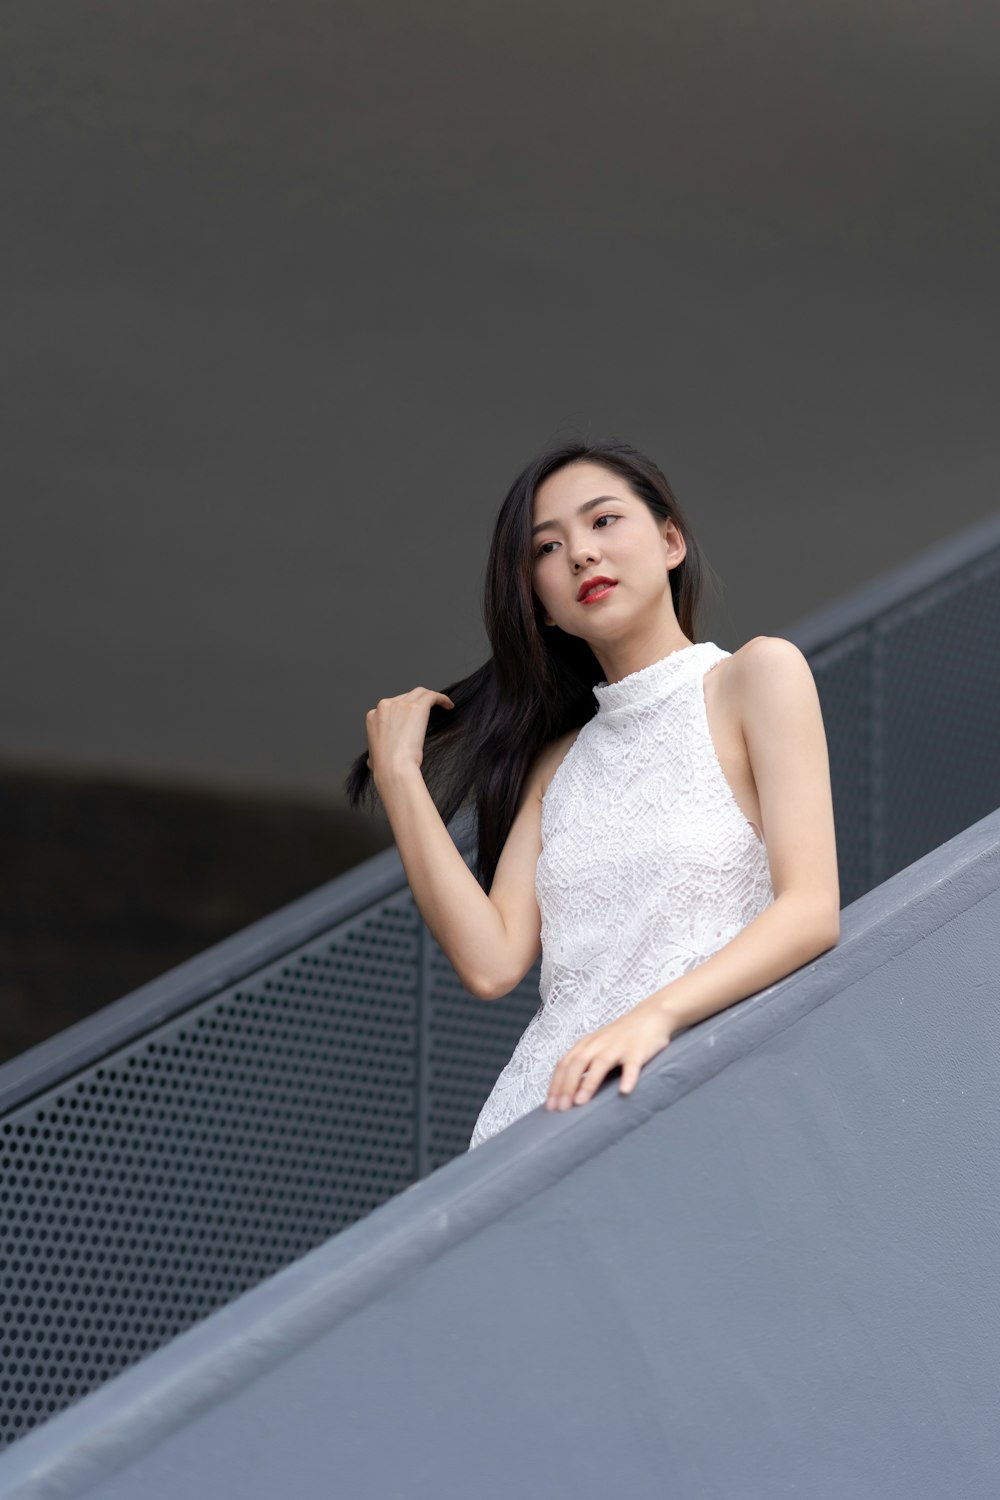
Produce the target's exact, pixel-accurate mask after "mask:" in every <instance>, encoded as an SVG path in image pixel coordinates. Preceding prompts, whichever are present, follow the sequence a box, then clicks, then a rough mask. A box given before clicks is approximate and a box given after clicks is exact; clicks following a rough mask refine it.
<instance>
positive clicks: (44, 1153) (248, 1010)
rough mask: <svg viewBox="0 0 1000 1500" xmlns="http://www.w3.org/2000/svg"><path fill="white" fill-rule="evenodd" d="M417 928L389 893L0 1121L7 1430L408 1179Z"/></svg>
mask: <svg viewBox="0 0 1000 1500" xmlns="http://www.w3.org/2000/svg"><path fill="white" fill-rule="evenodd" d="M421 941H422V930H421V923H420V922H419V919H418V917H417V914H416V911H415V909H414V907H413V904H412V902H411V900H410V899H409V896H408V894H407V893H402V894H400V895H399V896H398V897H396V898H394V899H393V900H391V901H390V902H388V903H385V904H384V905H383V906H382V907H381V908H380V909H379V910H378V911H376V912H374V913H372V914H369V915H366V916H365V917H364V918H363V919H361V920H358V921H355V922H353V923H350V924H348V925H347V926H346V927H345V928H342V929H340V930H339V931H337V932H336V933H334V934H331V935H329V936H327V937H324V938H322V939H320V940H318V941H316V942H313V943H310V944H309V945H308V946H307V947H306V948H304V949H303V950H302V951H301V952H299V953H297V954H295V955H294V956H292V957H290V958H289V959H287V960H285V961H282V962H280V963H277V964H273V965H271V966H270V967H269V968H267V969H265V970H263V971H262V972H261V973H260V974H258V975H256V976H254V978H253V980H252V981H250V982H246V983H243V984H240V985H239V986H237V987H234V988H233V989H231V990H229V991H227V992H225V993H224V994H222V995H219V996H217V997H215V998H213V999H212V1000H210V1001H208V1002H205V1003H204V1004H202V1005H201V1006H199V1007H198V1008H197V1009H196V1010H193V1011H191V1012H189V1013H188V1014H187V1015H185V1016H184V1017H182V1018H180V1019H178V1020H176V1021H174V1022H172V1023H170V1024H169V1025H166V1026H164V1027H161V1028H160V1029H158V1031H157V1032H156V1034H155V1035H154V1036H150V1037H147V1038H144V1039H143V1040H141V1041H137V1042H136V1043H134V1044H133V1045H131V1046H129V1047H127V1048H124V1049H122V1050H121V1051H119V1052H118V1053H116V1054H115V1055H114V1056H113V1057H110V1058H108V1059H106V1060H105V1061H103V1062H102V1063H101V1064H100V1065H99V1066H95V1067H92V1068H89V1069H87V1070H86V1071H85V1072H83V1073H82V1074H81V1075H80V1076H79V1077H77V1078H74V1079H73V1080H72V1081H71V1082H69V1083H67V1084H66V1085H65V1086H64V1087H62V1088H59V1089H56V1090H52V1091H50V1092H49V1093H47V1094H46V1095H44V1096H43V1097H41V1098H39V1099H37V1100H35V1101H34V1102H33V1103H31V1104H30V1105H27V1106H24V1107H23V1108H21V1109H19V1110H18V1111H16V1112H15V1113H14V1114H13V1115H11V1116H9V1117H8V1118H7V1119H6V1120H4V1122H3V1123H2V1125H0V1143H2V1154H0V1182H2V1186H0V1208H2V1217H0V1265H2V1275H0V1282H2V1284H0V1326H2V1345H0V1352H2V1376H0V1434H2V1437H3V1439H5V1440H9V1439H10V1438H12V1437H15V1436H17V1434H18V1433H19V1432H21V1431H24V1430H25V1429H27V1428H29V1427H31V1426H33V1425H34V1424H35V1423H36V1422H38V1421H39V1420H40V1419H42V1418H44V1417H45V1416H46V1415H47V1414H49V1413H50V1412H52V1411H55V1410H56V1409H57V1408H59V1407H61V1406H64V1405H66V1404H67V1403H68V1402H69V1401H72V1400H74V1399H75V1398H76V1397H77V1396H80V1395H82V1394H83V1392H85V1391H86V1390H88V1389H89V1388H90V1387H92V1386H94V1385H96V1384H98V1383H99V1382H100V1381H102V1380H104V1379H107V1378H108V1377H109V1376H110V1375H112V1374H114V1373H115V1372H116V1371H117V1370H119V1369H121V1368H122V1367H123V1366H125V1365H126V1364H129V1363H130V1362H132V1361H133V1360H135V1359H137V1358H138V1357H139V1356H140V1355H142V1354H143V1353H145V1352H147V1351H148V1350H150V1349H153V1348H155V1347H156V1346H157V1345H159V1344H161V1343H163V1342H164V1341H165V1340H166V1339H168V1338H170V1337H171V1336H173V1335H174V1334H176V1333H178V1332H179V1331H180V1330H181V1329H182V1328H185V1327H186V1326H188V1325H189V1324H190V1323H193V1322H194V1321H195V1320H197V1319H198V1318H201V1317H204V1316H205V1314H206V1313H208V1312H209V1311H211V1310H212V1309H213V1308H216V1307H218V1306H220V1305H221V1304H222V1303H224V1302H226V1301H228V1300H229V1299H231V1298H232V1297H234V1296H235V1295H236V1294H237V1293H239V1292H241V1291H243V1290H244V1289H245V1288H246V1287H249V1286H252V1285H254V1284H255V1283H256V1282H258V1281H260V1280H261V1279H262V1278H263V1277H265V1276H267V1275H269V1274H270V1273H271V1272H272V1271H274V1270H276V1269H277V1268H278V1267H279V1266H282V1265H285V1264H286V1263H287V1262H288V1261H290V1260H292V1259H294V1258H295V1257H296V1256H298V1255H301V1254H303V1253H304V1252H305V1251H306V1250H308V1249H309V1248H311V1247H312V1246H313V1245H316V1244H318V1243H319V1242H320V1241H322V1240H324V1239H326V1238H327V1237H328V1236H329V1235H331V1234H333V1233H334V1232H335V1231H336V1230H337V1229H340V1228H342V1227H343V1226H344V1225H345V1224H348V1223H350V1222H351V1221H352V1220H354V1219H356V1218H358V1217H359V1216H360V1215H361V1214H363V1213H365V1212H367V1211H368V1210H369V1209H371V1208H373V1207H374V1206H375V1205H376V1204H377V1203H380V1202H381V1201H382V1200H383V1199H385V1198H387V1197H389V1196H390V1195H391V1194H392V1193H395V1192H398V1191H399V1190H400V1189H402V1188H403V1187H405V1186H407V1184H408V1183H410V1182H412V1181H413V1179H414V1176H415V1175H416V1162H415V1154H414V1153H415V1139H416V1118H415V1117H416V1110H415V1092H414V1090H415V1081H416V1057H417V1046H418V1011H419V1003H418V998H419V997H418V977H419V964H418V956H419V949H420V944H421ZM470 1003H474V1002H471V1001H470Z"/></svg>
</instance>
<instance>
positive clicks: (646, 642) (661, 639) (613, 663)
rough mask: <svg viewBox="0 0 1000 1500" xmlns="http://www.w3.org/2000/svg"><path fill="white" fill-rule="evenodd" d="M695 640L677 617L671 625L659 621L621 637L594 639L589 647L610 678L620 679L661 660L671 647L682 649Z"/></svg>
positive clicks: (611, 680) (607, 678) (674, 649)
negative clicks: (647, 628)
mask: <svg viewBox="0 0 1000 1500" xmlns="http://www.w3.org/2000/svg"><path fill="white" fill-rule="evenodd" d="M692 644H693V643H692V642H691V641H689V640H688V638H687V636H686V635H685V634H684V632H683V630H681V627H680V626H679V625H678V623H677V621H676V620H671V621H670V623H669V624H668V625H664V624H662V623H660V624H659V625H658V626H657V627H656V628H654V629H652V630H649V631H647V632H644V633H642V634H634V635H630V636H629V637H628V638H627V639H624V638H623V639H622V640H619V641H599V642H597V643H596V644H595V643H594V642H593V641H591V642H590V649H591V651H593V653H594V655H595V656H596V657H597V660H598V661H599V662H600V665H601V669H602V670H603V672H604V676H605V678H606V680H607V681H608V682H618V681H619V679H620V678H622V677H628V676H629V674H630V673H631V672H640V671H642V669H643V667H651V666H652V665H653V663H654V662H655V661H662V659H663V657H665V656H669V655H670V653H671V651H680V650H682V649H683V647H685V646H690V645H692Z"/></svg>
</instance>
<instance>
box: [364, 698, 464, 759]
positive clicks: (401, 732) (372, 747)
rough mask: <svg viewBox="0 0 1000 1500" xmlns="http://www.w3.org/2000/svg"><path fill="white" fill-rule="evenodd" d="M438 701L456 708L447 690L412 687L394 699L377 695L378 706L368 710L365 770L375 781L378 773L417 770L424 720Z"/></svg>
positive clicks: (423, 735)
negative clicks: (413, 768)
mask: <svg viewBox="0 0 1000 1500" xmlns="http://www.w3.org/2000/svg"><path fill="white" fill-rule="evenodd" d="M437 703H440V704H441V705H442V707H444V708H454V707H455V705H454V703H452V701H451V699H450V698H449V697H448V696H447V694H446V693H435V692H433V691H432V690H431V689H430V688H425V687H415V688H411V689H410V691H409V692H408V693H400V695H399V696H398V697H397V698H380V699H379V701H378V706H377V707H376V708H370V709H369V710H368V713H367V714H366V716H365V728H366V729H367V731H368V769H369V770H370V771H371V773H372V775H373V776H374V777H375V779H376V781H377V780H378V778H379V776H391V775H393V774H394V773H395V772H398V771H400V770H408V769H411V768H412V767H414V766H416V767H417V768H418V769H419V767H420V765H421V763H422V761H423V758H424V737H425V735H426V734H427V720H428V718H429V716H430V711H431V709H432V708H433V707H434V705H435V704H437Z"/></svg>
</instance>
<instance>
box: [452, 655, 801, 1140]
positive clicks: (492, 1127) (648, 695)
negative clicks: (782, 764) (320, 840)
mask: <svg viewBox="0 0 1000 1500" xmlns="http://www.w3.org/2000/svg"><path fill="white" fill-rule="evenodd" d="M729 654H730V653H729V652H728V651H723V650H722V649H721V648H720V647H719V646H716V645H714V644H713V642H711V641H702V642H697V643H695V644H694V645H692V646H682V647H681V648H680V650H677V651H672V652H671V653H670V654H669V655H668V656H665V657H663V658H662V659H661V660H660V661H657V662H654V663H653V664H652V665H651V666H648V667H643V668H642V669H641V670H640V671H638V672H632V673H630V674H629V676H627V677H623V678H621V679H620V680H619V681H618V682H612V683H607V682H602V683H599V684H598V685H597V686H596V687H595V688H594V696H595V697H596V699H597V712H596V714H595V715H594V717H593V718H592V719H590V720H588V722H587V723H586V724H584V726H583V728H582V729H581V730H580V732H579V734H578V735H577V737H576V739H575V740H574V741H573V744H572V745H571V746H570V748H569V750H568V751H567V753H566V755H565V756H564V757H563V759H562V761H561V762H560V764H559V766H558V767H557V768H556V771H555V774H554V775H553V777H552V780H551V781H550V782H549V785H548V787H547V788H546V791H545V795H544V797H543V798H542V824H541V838H542V850H541V853H540V855H539V857H538V862H537V867H536V873H535V891H536V894H537V897H538V906H539V910H540V912H541V919H542V928H541V942H542V966H541V980H540V984H539V991H540V994H541V1001H542V1003H541V1006H540V1007H539V1009H538V1011H537V1012H536V1014H535V1015H534V1016H533V1018H532V1019H531V1021H530V1022H529V1023H528V1026H527V1027H526V1028H525V1031H524V1034H523V1035H522V1037H521V1039H520V1041H519V1042H518V1044H517V1046H516V1047H515V1049H514V1054H513V1056H512V1057H511V1059H510V1062H509V1063H508V1064H507V1066H506V1067H505V1068H504V1070H503V1072H502V1073H501V1074H500V1077H499V1078H498V1079H497V1081H496V1084H495V1085H494V1088H493V1091H492V1093H491V1094H490V1096H489V1098H488V1099H487V1101H486V1103H485V1104H484V1106H483V1109H482V1112H481V1113H480V1116H479V1119H478V1120H477V1122H476V1127H475V1130H474V1131H473V1135H472V1140H471V1142H470V1146H477V1145H479V1143H480V1142H481V1141H484V1140H486V1139H487V1137H488V1136H491V1135H494V1134H495V1133H496V1132H497V1131H498V1130H502V1129H503V1128H504V1127H505V1126H506V1125H509V1124H510V1123H511V1122H512V1121H513V1120H516V1119H517V1118H518V1117H519V1116H520V1115H523V1114H526V1113H527V1112H528V1111H529V1110H532V1109H534V1108H535V1107H536V1106H537V1105H539V1104H541V1103H542V1102H543V1101H544V1099H545V1096H546V1094H547V1092H548V1086H549V1080H550V1079H551V1077H552V1071H553V1069H554V1067H555V1065H556V1063H557V1062H558V1061H559V1059H560V1058H561V1057H562V1056H563V1054H564V1053H565V1052H567V1051H568V1050H569V1048H570V1047H572V1046H573V1044H574V1043H575V1042H578V1041H579V1040H580V1038H581V1037H584V1036H586V1035H587V1034H588V1033H589V1032H591V1031H596V1030H597V1029H598V1027H600V1026H606V1025H607V1024H608V1022H609V1021H613V1020H616V1019H617V1018H618V1017H619V1016H622V1015H624V1014H625V1012H626V1011H628V1010H631V1008H632V1007H633V1006H634V1005H636V1004H638V1002H639V1001H640V1000H644V999H645V998H646V996H647V995H651V994H652V993H653V991H654V990H658V989H661V988H662V987H663V986H664V985H665V984H667V983H668V982H669V981H670V980H672V979H676V978H678V977H679V976H680V975H681V974H685V973H687V972H688V971H689V970H690V969H694V968H696V967H697V965H698V964H700V963H703V962H704V960H705V959H706V958H709V957H710V956H711V955H712V954H713V953H715V952H716V950H717V949H719V948H721V947H723V946H724V945H725V944H726V943H728V942H729V941H730V939H732V938H733V937H735V936H736V934H737V933H738V932H740V931H741V930H742V929H743V928H744V927H746V926H747V925H748V923H750V922H752V921H753V919H754V918H755V917H756V916H759V914H760V913H761V912H762V911H763V910H764V909H765V907H767V906H768V905H769V904H770V903H771V902H772V901H773V899H774V891H773V888H772V885H771V875H770V869H769V866H768V860H767V851H766V849H765V846H764V844H763V842H762V841H761V839H760V838H759V837H758V836H757V834H756V832H755V831H754V829H753V827H752V826H751V824H750V823H749V822H748V821H747V819H746V817H745V816H744V814H743V812H742V811H741V809H740V807H739V805H738V803H737V802H736V799H735V797H734V796H733V792H732V789H731V787H730V785H729V782H728V781H727V780H726V777H725V775H724V774H723V771H722V767H721V766H720V764H719V760H718V757H717V755H716V753H715V747H714V745H713V743H712V738H711V734H710V733H709V727H708V716H707V714H706V711H705V693H704V677H705V673H706V672H708V671H710V670H711V668H712V667H714V666H715V665H716V664H717V663H718V662H720V661H722V660H723V658H724V657H727V656H728V655H729Z"/></svg>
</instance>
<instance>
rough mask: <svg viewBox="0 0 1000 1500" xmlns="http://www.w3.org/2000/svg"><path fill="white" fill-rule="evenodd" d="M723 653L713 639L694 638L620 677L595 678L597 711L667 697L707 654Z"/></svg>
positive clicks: (637, 704) (637, 705)
mask: <svg viewBox="0 0 1000 1500" xmlns="http://www.w3.org/2000/svg"><path fill="white" fill-rule="evenodd" d="M722 655H724V653H723V652H722V651H720V649H719V647H718V646H716V645H715V644H714V642H713V641H695V642H694V643H693V644H692V645H690V646H680V647H678V649H677V650H676V651H670V652H668V653H667V655H666V656H661V657H660V660H659V661H654V662H652V663H651V664H650V665H649V666H648V667H640V668H639V670H638V671H637V672H629V674H628V675H627V676H626V677H619V679H618V681H617V682H598V683H596V684H595V686H594V697H595V698H596V699H597V712H598V713H599V714H608V713H614V712H615V710H616V709H619V708H638V707H639V706H640V705H644V704H647V703H655V702H657V701H659V700H660V699H662V698H666V697H668V696H669V695H670V693H672V692H673V690H674V688H676V687H678V686H679V685H680V684H681V682H683V681H685V680H686V679H687V678H688V677H689V676H691V675H693V673H694V672H695V671H696V670H697V668H698V667H699V666H700V665H701V664H702V662H704V663H705V664H706V667H707V663H708V660H709V658H711V657H718V656H722Z"/></svg>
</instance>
